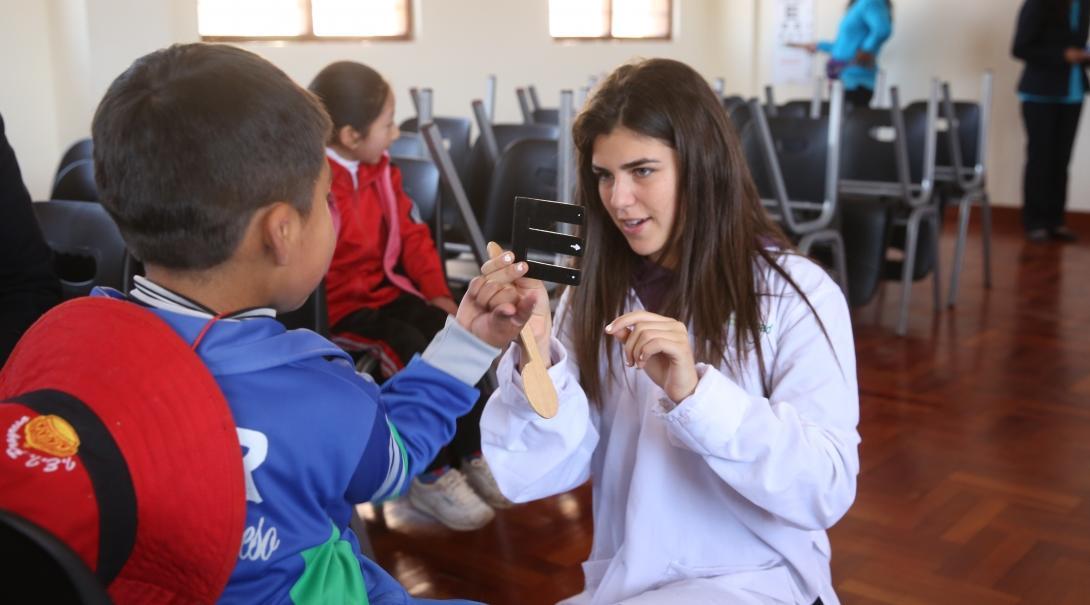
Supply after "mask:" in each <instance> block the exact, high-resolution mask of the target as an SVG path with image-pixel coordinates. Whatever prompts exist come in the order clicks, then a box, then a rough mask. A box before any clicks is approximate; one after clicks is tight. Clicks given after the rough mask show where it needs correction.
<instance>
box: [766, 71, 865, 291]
mask: <svg viewBox="0 0 1090 605" xmlns="http://www.w3.org/2000/svg"><path fill="white" fill-rule="evenodd" d="M770 88H771V87H769V89H770ZM749 103H750V111H751V113H752V114H753V115H752V118H751V119H752V120H753V121H754V124H755V125H756V128H757V136H758V139H759V141H760V145H761V150H762V152H763V155H764V157H763V159H764V162H765V168H766V170H767V171H768V177H769V180H770V181H771V184H772V190H773V194H774V197H773V199H771V200H762V203H763V204H764V205H765V206H766V207H769V208H771V209H772V210H773V211H772V213H771V214H772V215H773V217H775V218H778V219H779V221H780V223H781V224H782V225H783V226H784V228H785V229H786V230H787V231H788V233H789V234H791V235H793V236H795V237H798V238H799V242H798V247H799V250H800V251H801V252H802V253H803V254H807V255H809V253H810V250H811V249H812V248H813V247H814V245H816V244H828V245H829V246H830V247H831V248H832V252H833V264H834V268H835V269H836V272H837V283H838V284H839V285H840V289H841V290H842V291H843V292H845V293H847V291H848V269H847V259H846V256H845V250H844V237H843V236H842V235H841V234H840V231H839V230H838V229H836V228H835V227H834V226H833V220H834V219H835V218H836V213H837V194H838V187H837V185H838V178H839V174H840V131H841V122H842V120H843V110H844V90H843V87H842V86H841V85H840V83H839V82H836V83H835V84H834V85H833V94H832V101H831V105H830V110H829V128H828V135H827V138H826V146H827V147H826V149H827V151H826V162H825V192H824V196H823V199H822V200H821V201H820V202H815V201H802V200H792V199H791V198H790V196H789V195H788V193H787V184H786V182H785V181H784V176H783V171H782V169H781V168H780V161H779V158H778V156H777V155H776V144H775V141H774V140H773V138H772V131H771V129H770V128H769V125H768V118H767V117H766V115H765V112H764V111H762V110H761V106H760V104H759V102H758V101H757V100H756V99H754V100H751V101H750V102H749ZM796 210H809V211H818V213H819V214H818V217H817V218H815V219H812V220H806V221H803V220H798V219H797V218H796V216H795V211H796Z"/></svg>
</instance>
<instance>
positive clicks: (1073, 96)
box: [1011, 0, 1090, 242]
mask: <svg viewBox="0 0 1090 605" xmlns="http://www.w3.org/2000/svg"><path fill="white" fill-rule="evenodd" d="M1088 34H1090V0H1026V2H1025V4H1023V5H1022V10H1021V11H1020V12H1019V13H1018V27H1017V28H1016V30H1015V34H1014V43H1013V44H1012V45H1011V54H1012V55H1014V56H1015V57H1016V58H1018V59H1020V60H1022V61H1023V62H1025V69H1024V70H1023V71H1022V78H1021V79H1020V80H1019V82H1018V97H1019V99H1020V100H1021V101H1022V120H1023V122H1024V123H1025V127H1026V170H1025V175H1024V178H1023V188H1022V189H1023V205H1022V226H1023V227H1024V228H1025V231H1026V239H1027V240H1029V241H1031V242H1045V241H1049V240H1055V241H1061V242H1070V241H1074V240H1076V239H1078V236H1077V235H1076V234H1075V233H1074V232H1073V231H1071V230H1070V229H1068V228H1067V227H1066V226H1065V225H1064V211H1065V208H1066V206H1067V180H1068V165H1069V164H1070V163H1071V151H1072V149H1073V148H1074V146H1075V136H1076V135H1077V134H1078V130H1079V115H1080V114H1081V113H1082V103H1083V97H1085V96H1086V92H1087V89H1088V88H1090V82H1088V80H1087V77H1086V69H1087V66H1088V65H1090V51H1088V49H1087V48H1086V40H1087V36H1088Z"/></svg>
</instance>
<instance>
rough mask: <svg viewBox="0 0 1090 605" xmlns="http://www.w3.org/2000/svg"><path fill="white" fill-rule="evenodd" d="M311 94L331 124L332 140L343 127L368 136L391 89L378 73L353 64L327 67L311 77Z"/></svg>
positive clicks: (332, 64)
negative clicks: (324, 110) (314, 95)
mask: <svg viewBox="0 0 1090 605" xmlns="http://www.w3.org/2000/svg"><path fill="white" fill-rule="evenodd" d="M310 92H312V93H314V94H316V95H318V98H319V99H321V100H322V103H324V104H325V108H326V111H328V112H329V117H330V118H331V119H332V120H333V135H332V136H333V137H336V136H337V132H339V131H340V130H341V128H342V127H344V126H351V127H353V128H355V129H356V130H358V131H360V133H361V134H363V136H367V131H368V129H370V127H371V124H372V123H373V122H374V121H375V119H376V118H378V114H380V113H382V106H383V105H384V104H385V103H386V97H387V96H389V95H390V85H389V83H387V82H386V80H384V79H382V75H381V74H379V73H378V72H377V71H375V70H373V69H371V68H370V67H367V66H366V65H363V64H362V63H355V62H353V61H338V62H336V63H330V64H329V65H327V66H326V67H325V69H323V70H322V71H320V72H318V75H316V76H314V80H313V81H311V83H310Z"/></svg>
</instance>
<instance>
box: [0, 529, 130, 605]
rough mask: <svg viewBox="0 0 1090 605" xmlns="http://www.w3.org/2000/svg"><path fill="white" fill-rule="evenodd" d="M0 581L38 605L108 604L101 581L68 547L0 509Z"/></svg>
mask: <svg viewBox="0 0 1090 605" xmlns="http://www.w3.org/2000/svg"><path fill="white" fill-rule="evenodd" d="M0 557H2V558H3V561H4V565H3V566H2V567H0V582H3V585H4V586H8V587H20V588H21V589H22V590H27V591H28V592H26V593H23V594H24V595H33V597H34V600H35V601H37V602H41V603H80V604H86V605H108V604H109V603H111V602H112V601H111V600H110V598H109V595H108V594H107V593H106V589H105V588H104V587H103V586H102V582H101V581H100V580H99V579H98V577H97V576H95V574H94V572H92V571H91V569H90V568H89V567H88V566H87V564H86V563H84V561H83V559H81V558H80V557H79V555H77V554H76V553H75V552H74V551H73V550H72V549H71V548H69V547H68V545H66V544H65V543H64V542H62V541H61V540H60V539H58V538H57V537H56V536H54V535H53V534H51V533H49V532H48V531H46V530H45V529H43V528H41V527H39V526H37V525H35V524H34V523H31V522H30V521H27V520H26V519H24V518H22V517H21V516H19V515H16V514H14V513H11V512H8V511H4V510H0Z"/></svg>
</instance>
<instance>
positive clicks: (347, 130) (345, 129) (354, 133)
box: [337, 124, 361, 149]
mask: <svg viewBox="0 0 1090 605" xmlns="http://www.w3.org/2000/svg"><path fill="white" fill-rule="evenodd" d="M360 138H361V137H360V133H359V131H358V130H356V129H355V128H353V127H352V126H350V125H348V124H345V125H344V126H341V127H340V128H338V129H337V142H338V143H340V144H341V146H342V147H347V148H348V149H352V148H354V147H355V146H356V144H357V143H358V142H359V140H360Z"/></svg>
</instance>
